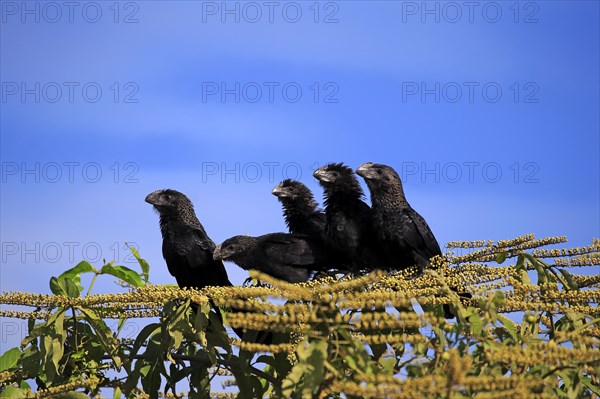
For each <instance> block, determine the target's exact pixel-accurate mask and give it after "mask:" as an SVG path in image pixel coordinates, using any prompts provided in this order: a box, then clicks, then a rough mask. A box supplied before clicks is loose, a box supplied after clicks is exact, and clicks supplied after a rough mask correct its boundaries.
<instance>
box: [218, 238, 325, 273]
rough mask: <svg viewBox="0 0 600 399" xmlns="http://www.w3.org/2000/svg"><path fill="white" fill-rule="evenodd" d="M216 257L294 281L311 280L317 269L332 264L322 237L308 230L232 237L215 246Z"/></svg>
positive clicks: (247, 268)
mask: <svg viewBox="0 0 600 399" xmlns="http://www.w3.org/2000/svg"><path fill="white" fill-rule="evenodd" d="M214 257H215V259H218V260H229V261H232V262H234V263H236V264H237V265H238V266H240V267H241V268H242V269H245V270H249V269H256V270H259V271H261V272H263V273H266V274H269V275H270V276H273V277H275V278H278V279H280V280H285V281H287V282H290V283H300V282H304V281H307V280H308V279H309V278H310V276H311V274H312V272H313V271H318V270H324V269H327V268H328V267H329V266H330V265H331V257H330V253H329V252H328V251H327V250H326V249H325V248H324V246H323V244H322V242H321V240H320V238H318V237H314V236H309V235H305V234H287V233H271V234H265V235H263V236H259V237H249V236H235V237H231V238H228V239H227V240H225V241H223V243H222V244H221V245H219V246H218V247H217V248H216V249H215V253H214Z"/></svg>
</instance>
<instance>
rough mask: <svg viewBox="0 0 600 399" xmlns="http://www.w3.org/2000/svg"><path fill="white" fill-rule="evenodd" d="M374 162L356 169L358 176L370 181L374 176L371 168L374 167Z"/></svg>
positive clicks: (366, 163)
mask: <svg viewBox="0 0 600 399" xmlns="http://www.w3.org/2000/svg"><path fill="white" fill-rule="evenodd" d="M373 165H374V164H373V162H365V163H363V164H362V165H360V166H359V167H358V168H356V174H357V175H359V176H361V177H362V178H364V179H368V178H369V177H372V176H373V171H372V170H371V166H373Z"/></svg>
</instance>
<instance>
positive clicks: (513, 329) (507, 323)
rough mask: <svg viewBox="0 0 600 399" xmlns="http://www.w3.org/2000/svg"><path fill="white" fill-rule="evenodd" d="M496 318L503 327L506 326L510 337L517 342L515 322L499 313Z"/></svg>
mask: <svg viewBox="0 0 600 399" xmlns="http://www.w3.org/2000/svg"><path fill="white" fill-rule="evenodd" d="M498 320H500V321H501V322H502V324H503V325H504V328H506V331H508V333H509V334H510V336H511V338H512V339H513V340H514V341H515V342H518V335H517V327H516V326H515V323H514V322H513V321H512V320H510V319H509V318H508V317H505V316H502V315H501V314H499V315H498Z"/></svg>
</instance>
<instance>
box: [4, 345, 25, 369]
mask: <svg viewBox="0 0 600 399" xmlns="http://www.w3.org/2000/svg"><path fill="white" fill-rule="evenodd" d="M19 356H21V351H20V350H19V348H12V349H9V350H7V351H6V352H4V354H3V355H2V356H0V372H2V371H6V370H10V369H12V368H13V367H15V366H16V365H17V363H18V361H19Z"/></svg>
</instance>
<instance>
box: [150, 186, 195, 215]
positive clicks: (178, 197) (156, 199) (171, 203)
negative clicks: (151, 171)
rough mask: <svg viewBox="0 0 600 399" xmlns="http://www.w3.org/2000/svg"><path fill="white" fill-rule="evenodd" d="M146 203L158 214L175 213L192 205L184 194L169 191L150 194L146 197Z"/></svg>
mask: <svg viewBox="0 0 600 399" xmlns="http://www.w3.org/2000/svg"><path fill="white" fill-rule="evenodd" d="M146 202H147V203H149V204H152V205H153V206H154V208H155V209H156V210H157V211H158V212H169V211H177V210H179V209H180V208H181V207H183V206H185V207H189V206H191V204H192V202H191V201H190V199H189V198H188V197H186V196H185V194H182V193H180V192H179V191H175V190H170V189H167V190H156V191H153V192H151V193H150V194H148V195H147V196H146Z"/></svg>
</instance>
